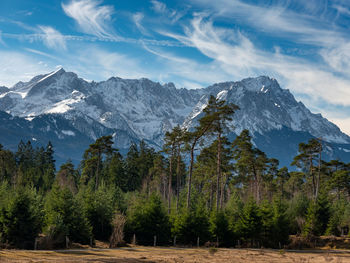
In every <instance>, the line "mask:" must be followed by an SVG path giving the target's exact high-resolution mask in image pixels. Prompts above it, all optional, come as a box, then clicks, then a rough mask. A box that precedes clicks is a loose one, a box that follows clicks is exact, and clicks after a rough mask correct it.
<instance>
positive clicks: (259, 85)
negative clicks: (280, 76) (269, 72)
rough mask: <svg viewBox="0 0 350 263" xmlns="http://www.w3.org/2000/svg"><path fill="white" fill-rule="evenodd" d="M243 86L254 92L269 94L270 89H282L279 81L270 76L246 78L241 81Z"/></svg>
mask: <svg viewBox="0 0 350 263" xmlns="http://www.w3.org/2000/svg"><path fill="white" fill-rule="evenodd" d="M240 83H241V84H243V86H244V87H245V88H246V89H247V90H249V91H254V92H264V93H266V92H268V89H269V88H271V89H274V90H280V89H281V87H280V85H279V84H278V82H277V80H276V79H274V78H270V77H268V76H259V77H256V78H246V79H243V80H241V81H240Z"/></svg>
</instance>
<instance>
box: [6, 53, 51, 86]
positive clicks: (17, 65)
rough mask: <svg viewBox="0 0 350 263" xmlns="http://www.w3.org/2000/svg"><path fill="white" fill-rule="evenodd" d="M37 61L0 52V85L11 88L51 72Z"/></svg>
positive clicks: (25, 56) (16, 54) (19, 54)
mask: <svg viewBox="0 0 350 263" xmlns="http://www.w3.org/2000/svg"><path fill="white" fill-rule="evenodd" d="M39 62H40V61H39V60H36V59H34V58H32V57H31V56H27V55H24V54H21V53H18V52H7V51H0V64H1V65H2V66H1V67H0V85H5V86H7V87H11V86H12V85H14V84H15V83H17V82H18V81H28V80H30V79H31V78H32V77H34V76H36V75H38V74H40V73H47V72H48V71H50V70H51V68H49V67H48V66H47V65H45V64H43V63H39Z"/></svg>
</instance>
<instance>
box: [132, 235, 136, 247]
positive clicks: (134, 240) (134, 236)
mask: <svg viewBox="0 0 350 263" xmlns="http://www.w3.org/2000/svg"><path fill="white" fill-rule="evenodd" d="M132 244H133V245H136V235H135V234H134V235H133V237H132Z"/></svg>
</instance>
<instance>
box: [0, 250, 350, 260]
mask: <svg viewBox="0 0 350 263" xmlns="http://www.w3.org/2000/svg"><path fill="white" fill-rule="evenodd" d="M0 262H1V263H2V262H4V263H5V262H106V263H107V262H125V263H141V262H163V263H165V262H174V263H175V262H191V263H194V262H198V263H199V262H225V263H229V262H243V263H248V262H249V263H250V262H258V263H274V262H276V263H287V262H288V263H289V262H291V263H314V262H317V263H318V262H327V263H346V262H350V253H349V252H346V251H338V252H337V253H335V252H332V251H328V252H327V251H321V250H319V251H295V252H291V251H279V250H267V249H266V250H262V249H259V250H252V249H218V251H217V252H216V253H209V250H208V249H178V248H153V247H132V248H119V249H79V250H77V249H76V250H73V249H72V250H61V251H59V250H57V251H26V250H0Z"/></svg>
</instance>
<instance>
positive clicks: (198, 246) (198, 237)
mask: <svg viewBox="0 0 350 263" xmlns="http://www.w3.org/2000/svg"><path fill="white" fill-rule="evenodd" d="M197 247H199V237H197Z"/></svg>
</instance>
